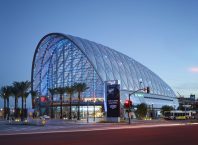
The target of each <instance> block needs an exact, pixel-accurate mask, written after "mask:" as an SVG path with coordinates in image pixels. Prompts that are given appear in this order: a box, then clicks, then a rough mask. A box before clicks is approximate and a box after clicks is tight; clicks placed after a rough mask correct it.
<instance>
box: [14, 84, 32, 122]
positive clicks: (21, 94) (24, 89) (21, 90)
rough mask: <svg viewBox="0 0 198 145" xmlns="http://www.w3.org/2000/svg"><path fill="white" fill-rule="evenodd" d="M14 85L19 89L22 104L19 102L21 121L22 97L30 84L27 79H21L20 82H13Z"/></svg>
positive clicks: (22, 115)
mask: <svg viewBox="0 0 198 145" xmlns="http://www.w3.org/2000/svg"><path fill="white" fill-rule="evenodd" d="M13 84H14V85H15V86H17V89H18V90H19V96H21V100H22V104H21V109H22V114H21V120H22V121H23V119H24V109H23V108H24V97H25V95H26V93H27V92H28V89H29V88H30V86H31V83H30V82H29V81H22V82H14V83H13Z"/></svg>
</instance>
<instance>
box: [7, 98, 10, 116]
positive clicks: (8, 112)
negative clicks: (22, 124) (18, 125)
mask: <svg viewBox="0 0 198 145" xmlns="http://www.w3.org/2000/svg"><path fill="white" fill-rule="evenodd" d="M7 114H8V118H7V119H9V117H10V99H9V97H7Z"/></svg>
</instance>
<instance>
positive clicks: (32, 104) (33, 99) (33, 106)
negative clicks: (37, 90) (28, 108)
mask: <svg viewBox="0 0 198 145" xmlns="http://www.w3.org/2000/svg"><path fill="white" fill-rule="evenodd" d="M34 107H35V105H34V98H33V97H32V108H33V109H34Z"/></svg>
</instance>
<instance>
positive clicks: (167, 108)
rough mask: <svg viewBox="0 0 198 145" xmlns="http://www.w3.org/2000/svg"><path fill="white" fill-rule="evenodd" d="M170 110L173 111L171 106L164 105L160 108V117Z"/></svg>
mask: <svg viewBox="0 0 198 145" xmlns="http://www.w3.org/2000/svg"><path fill="white" fill-rule="evenodd" d="M171 110H173V107H172V106H168V105H164V106H162V108H161V113H162V115H164V112H165V111H171Z"/></svg>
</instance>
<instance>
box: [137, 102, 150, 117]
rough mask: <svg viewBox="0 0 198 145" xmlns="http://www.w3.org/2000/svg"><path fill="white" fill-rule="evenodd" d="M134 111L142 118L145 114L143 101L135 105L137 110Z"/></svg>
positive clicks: (145, 106) (145, 107) (145, 109)
mask: <svg viewBox="0 0 198 145" xmlns="http://www.w3.org/2000/svg"><path fill="white" fill-rule="evenodd" d="M135 113H136V115H137V117H138V118H140V119H143V118H144V117H146V114H147V105H146V104H145V103H141V104H139V105H137V110H136V112H135Z"/></svg>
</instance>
